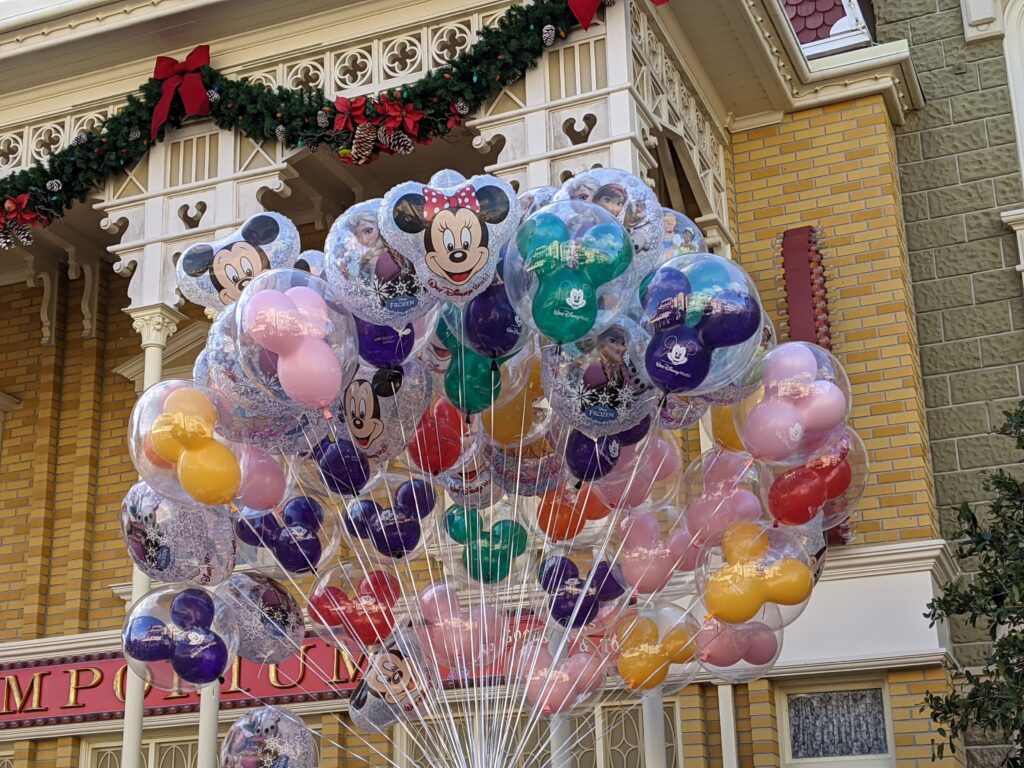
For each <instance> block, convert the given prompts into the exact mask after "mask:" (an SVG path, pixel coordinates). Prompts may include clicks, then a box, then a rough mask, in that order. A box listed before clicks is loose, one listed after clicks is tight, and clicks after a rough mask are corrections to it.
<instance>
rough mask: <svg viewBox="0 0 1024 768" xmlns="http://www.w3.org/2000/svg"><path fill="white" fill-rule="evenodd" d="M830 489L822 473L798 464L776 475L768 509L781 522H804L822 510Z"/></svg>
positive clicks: (788, 523) (807, 521)
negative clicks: (827, 488) (827, 487)
mask: <svg viewBox="0 0 1024 768" xmlns="http://www.w3.org/2000/svg"><path fill="white" fill-rule="evenodd" d="M826 493H827V490H826V485H825V481H824V480H823V479H822V477H821V475H820V474H818V473H817V472H815V471H813V470H810V469H807V467H797V468H796V469H791V470H789V471H788V472H784V473H783V474H781V475H779V476H778V477H777V478H775V482H773V483H772V487H771V489H770V490H769V491H768V510H769V511H770V512H771V513H772V517H774V518H775V519H776V520H778V521H779V522H780V523H785V524H786V525H804V524H805V523H809V522H810V521H811V520H813V519H814V516H815V515H816V514H818V510H819V509H820V508H821V505H822V504H824V503H825V494H826Z"/></svg>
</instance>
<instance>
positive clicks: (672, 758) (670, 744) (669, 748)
mask: <svg viewBox="0 0 1024 768" xmlns="http://www.w3.org/2000/svg"><path fill="white" fill-rule="evenodd" d="M678 727H679V718H678V717H677V716H676V705H675V704H666V705H665V765H667V766H668V767H669V768H672V766H674V765H675V764H676V761H677V759H678V758H677V757H676V729H677V728H678Z"/></svg>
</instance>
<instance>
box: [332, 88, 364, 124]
mask: <svg viewBox="0 0 1024 768" xmlns="http://www.w3.org/2000/svg"><path fill="white" fill-rule="evenodd" d="M334 108H335V109H336V110H337V112H338V114H337V115H335V116H334V130H335V132H338V131H353V130H355V127H356V126H357V125H358V124H359V123H362V122H364V121H365V119H366V97H365V96H357V97H356V98H354V99H349V98H346V97H345V96H338V97H336V98H335V99H334Z"/></svg>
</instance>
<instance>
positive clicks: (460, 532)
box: [444, 504, 482, 544]
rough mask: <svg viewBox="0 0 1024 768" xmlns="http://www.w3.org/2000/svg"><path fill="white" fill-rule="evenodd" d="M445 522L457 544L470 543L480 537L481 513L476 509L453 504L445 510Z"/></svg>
mask: <svg viewBox="0 0 1024 768" xmlns="http://www.w3.org/2000/svg"><path fill="white" fill-rule="evenodd" d="M444 524H445V528H446V529H447V530H448V535H449V536H451V538H452V541H454V542H456V543H457V544H468V543H469V542H471V541H476V540H477V539H479V538H480V530H481V528H482V523H481V521H480V513H479V512H477V511H476V510H475V509H472V508H468V509H467V508H466V507H460V506H458V505H457V504H453V505H452V506H450V507H448V511H447V512H445V516H444Z"/></svg>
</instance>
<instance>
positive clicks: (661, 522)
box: [613, 507, 700, 595]
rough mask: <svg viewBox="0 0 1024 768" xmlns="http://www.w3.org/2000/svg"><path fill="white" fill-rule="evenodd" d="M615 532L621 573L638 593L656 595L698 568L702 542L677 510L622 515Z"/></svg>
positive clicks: (623, 578)
mask: <svg viewBox="0 0 1024 768" xmlns="http://www.w3.org/2000/svg"><path fill="white" fill-rule="evenodd" d="M614 533H615V536H614V537H613V542H614V545H615V549H613V551H617V552H618V554H617V555H616V558H615V560H616V562H617V563H618V565H619V572H620V573H621V574H622V580H623V582H624V583H625V584H626V586H627V587H629V588H630V589H631V590H632V591H633V592H635V593H636V594H639V595H653V594H657V593H659V592H661V591H662V590H664V589H665V588H666V587H668V585H669V583H670V582H671V581H672V580H673V578H675V577H676V576H677V574H685V573H691V572H692V571H693V569H694V568H695V567H696V565H697V556H698V554H699V552H700V541H699V540H698V539H697V538H696V537H695V536H694V535H693V534H692V533H691V532H690V531H689V529H688V528H687V527H686V521H685V519H684V518H683V516H682V515H681V512H680V510H679V509H678V508H677V507H665V508H662V509H658V510H649V511H643V512H635V513H632V514H628V515H622V516H621V517H619V518H618V520H617V525H616V527H615V530H614Z"/></svg>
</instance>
